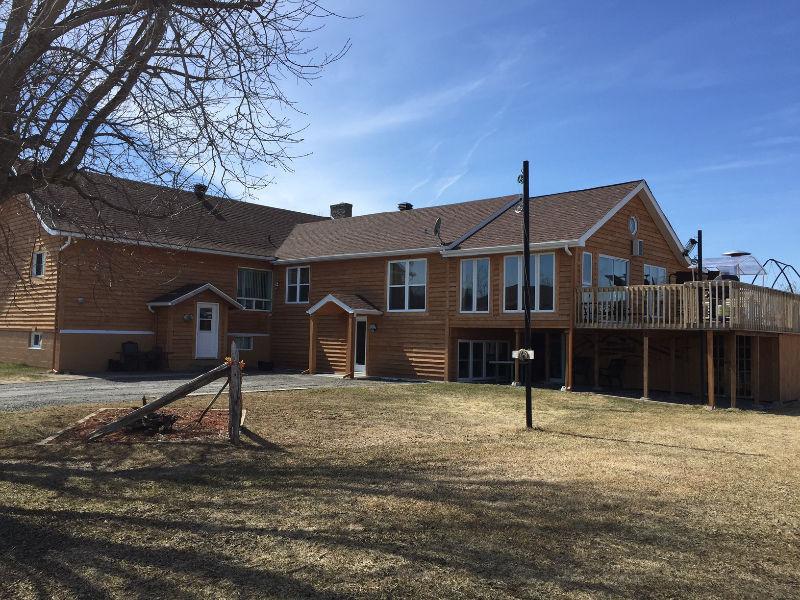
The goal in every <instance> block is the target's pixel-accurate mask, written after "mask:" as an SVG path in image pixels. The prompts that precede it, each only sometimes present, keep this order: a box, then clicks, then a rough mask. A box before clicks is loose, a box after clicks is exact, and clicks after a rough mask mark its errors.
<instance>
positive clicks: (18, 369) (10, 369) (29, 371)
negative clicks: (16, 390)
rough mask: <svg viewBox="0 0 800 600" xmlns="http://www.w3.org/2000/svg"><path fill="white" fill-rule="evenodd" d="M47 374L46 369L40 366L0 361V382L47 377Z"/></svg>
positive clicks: (34, 379)
mask: <svg viewBox="0 0 800 600" xmlns="http://www.w3.org/2000/svg"><path fill="white" fill-rule="evenodd" d="M47 375H48V373H47V371H46V370H45V369H43V368H41V367H29V366H28V365H20V364H16V363H4V362H0V383H8V382H12V381H14V382H16V381H36V380H39V379H45V378H47Z"/></svg>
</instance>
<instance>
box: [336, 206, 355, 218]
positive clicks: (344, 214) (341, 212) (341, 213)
mask: <svg viewBox="0 0 800 600" xmlns="http://www.w3.org/2000/svg"><path fill="white" fill-rule="evenodd" d="M352 216H353V205H352V204H350V203H349V202H340V203H339V204H331V219H347V218H348V217H352Z"/></svg>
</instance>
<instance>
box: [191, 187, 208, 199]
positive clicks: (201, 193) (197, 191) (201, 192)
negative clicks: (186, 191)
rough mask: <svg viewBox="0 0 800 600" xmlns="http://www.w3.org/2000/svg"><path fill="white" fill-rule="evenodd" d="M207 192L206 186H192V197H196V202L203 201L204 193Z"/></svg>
mask: <svg viewBox="0 0 800 600" xmlns="http://www.w3.org/2000/svg"><path fill="white" fill-rule="evenodd" d="M207 191H208V186H207V185H203V184H202V183H198V184H196V185H195V186H194V195H195V196H197V199H198V200H201V201H202V200H205V197H206V192H207Z"/></svg>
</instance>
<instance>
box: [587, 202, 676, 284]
mask: <svg viewBox="0 0 800 600" xmlns="http://www.w3.org/2000/svg"><path fill="white" fill-rule="evenodd" d="M631 215H635V216H636V218H637V219H639V231H638V233H637V234H636V239H640V240H642V241H644V256H632V254H631V240H632V239H633V237H632V236H631V234H630V232H629V231H628V218H629V217H630V216H631ZM584 250H585V251H586V252H591V253H592V284H593V285H599V286H604V285H607V284H606V283H604V282H601V281H598V274H597V266H598V258H599V256H600V255H601V254H605V255H608V256H613V257H615V258H625V259H628V260H629V261H630V266H629V273H628V276H629V278H630V281H629V282H628V283H629V285H642V284H643V283H644V265H645V263H646V264H648V265H652V266H655V267H666V269H667V274H668V275H671V274H672V273H674V272H675V271H679V270H686V269H687V268H688V267H687V266H686V264H685V263H684V264H681V262H680V260H679V258H678V257H677V256H675V252H674V251H673V250H672V246H671V245H670V244H669V242H668V241H667V240H666V239H665V238H664V236H663V235H662V234H661V231H660V230H659V228H658V227H657V226H656V223H655V221H654V220H653V217H651V216H650V213H649V212H648V210H647V208H646V207H645V205H644V202H642V200H641V199H640V198H639V197H638V196H637V197H635V198H633V199H632V200H631V201H630V202H628V204H626V205H625V206H624V207H623V208H622V209H621V210H620V211H619V212H618V213H617V214H616V215H614V216H613V217H612V218H611V219H610V220H609V221H608V223H606V224H605V225H603V226H602V227H601V228H600V229H599V230H598V231H597V232H596V233H595V234H594V235H593V236H592V237H590V238H589V239H588V240H587V242H586V247H585V248H584ZM580 264H581V263H578V265H579V266H580ZM578 277H579V278H580V271H579V272H578ZM580 281H581V280H580V279H578V281H577V283H576V285H580Z"/></svg>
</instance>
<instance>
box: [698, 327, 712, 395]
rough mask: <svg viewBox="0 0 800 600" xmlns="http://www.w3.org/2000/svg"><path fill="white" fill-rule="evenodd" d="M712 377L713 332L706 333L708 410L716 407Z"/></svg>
mask: <svg viewBox="0 0 800 600" xmlns="http://www.w3.org/2000/svg"><path fill="white" fill-rule="evenodd" d="M701 360H702V359H701ZM714 377H715V373H714V332H713V331H706V380H707V381H708V407H709V408H714V407H715V406H716V398H715V397H714V387H715V386H714Z"/></svg>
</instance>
